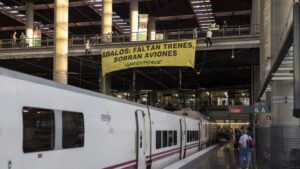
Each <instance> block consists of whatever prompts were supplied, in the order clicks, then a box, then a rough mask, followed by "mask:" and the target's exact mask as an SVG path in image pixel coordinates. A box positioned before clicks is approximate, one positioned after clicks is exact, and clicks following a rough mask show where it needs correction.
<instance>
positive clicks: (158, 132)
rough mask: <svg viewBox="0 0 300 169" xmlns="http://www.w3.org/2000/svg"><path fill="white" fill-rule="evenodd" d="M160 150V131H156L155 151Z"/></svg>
mask: <svg viewBox="0 0 300 169" xmlns="http://www.w3.org/2000/svg"><path fill="white" fill-rule="evenodd" d="M159 148H161V131H156V149H159Z"/></svg>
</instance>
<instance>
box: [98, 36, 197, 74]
mask: <svg viewBox="0 0 300 169" xmlns="http://www.w3.org/2000/svg"><path fill="white" fill-rule="evenodd" d="M195 51H196V40H186V41H176V42H168V43H152V44H148V45H141V46H135V47H124V48H112V49H103V50H102V52H101V58H102V75H103V76H104V75H105V74H107V73H110V72H114V71H118V70H124V69H129V68H136V67H164V66H178V67H192V68H193V67H194V64H195Z"/></svg>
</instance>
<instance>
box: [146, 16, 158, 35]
mask: <svg viewBox="0 0 300 169" xmlns="http://www.w3.org/2000/svg"><path fill="white" fill-rule="evenodd" d="M148 32H149V35H148V37H149V40H155V34H156V20H155V17H149V30H148Z"/></svg>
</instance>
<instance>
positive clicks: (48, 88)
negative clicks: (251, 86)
mask: <svg viewBox="0 0 300 169" xmlns="http://www.w3.org/2000/svg"><path fill="white" fill-rule="evenodd" d="M0 86H1V87H0V114H1V118H0V150H1V151H0V168H1V169H5V168H7V169H41V168H42V169H53V168H55V169H83V168H88V169H99V168H104V169H113V168H127V169H130V168H137V169H146V168H147V169H150V168H152V169H160V168H163V167H165V166H167V165H169V164H171V163H173V162H176V161H178V160H180V159H183V158H185V157H187V156H189V155H191V154H193V153H195V152H197V151H199V150H200V149H201V146H202V145H203V144H207V143H208V142H209V138H210V137H209V135H210V134H211V135H212V134H213V133H211V132H209V127H210V125H209V124H210V122H209V121H207V119H204V118H201V119H200V120H197V119H192V118H189V117H185V116H180V115H176V114H174V113H172V112H168V111H165V110H161V109H158V108H154V107H149V106H146V105H141V104H137V103H133V102H129V101H125V100H121V99H118V98H113V97H110V96H106V95H102V94H98V93H94V92H91V91H87V90H83V89H80V88H76V87H72V86H67V85H62V84H58V83H55V82H52V81H48V80H45V79H40V78H37V77H33V76H29V75H25V74H22V73H17V72H13V71H10V70H7V69H3V68H0Z"/></svg>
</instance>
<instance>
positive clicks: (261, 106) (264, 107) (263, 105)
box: [254, 101, 270, 113]
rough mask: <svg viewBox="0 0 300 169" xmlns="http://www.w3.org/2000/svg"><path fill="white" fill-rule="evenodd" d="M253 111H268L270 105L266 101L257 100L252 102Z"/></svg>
mask: <svg viewBox="0 0 300 169" xmlns="http://www.w3.org/2000/svg"><path fill="white" fill-rule="evenodd" d="M254 112H255V113H269V112H270V106H269V104H268V103H267V102H266V101H261V102H257V103H255V104H254Z"/></svg>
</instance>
